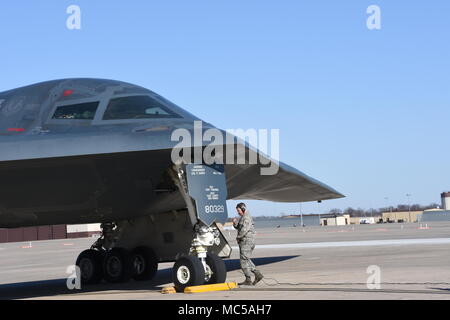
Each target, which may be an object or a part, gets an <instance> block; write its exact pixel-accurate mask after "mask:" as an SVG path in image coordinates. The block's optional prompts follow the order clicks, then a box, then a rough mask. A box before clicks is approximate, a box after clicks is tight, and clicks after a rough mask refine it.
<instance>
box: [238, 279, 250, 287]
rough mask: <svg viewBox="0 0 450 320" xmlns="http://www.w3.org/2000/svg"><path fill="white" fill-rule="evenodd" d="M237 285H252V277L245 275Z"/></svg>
mask: <svg viewBox="0 0 450 320" xmlns="http://www.w3.org/2000/svg"><path fill="white" fill-rule="evenodd" d="M238 285H240V286H251V285H252V278H250V277H245V281H244V282H241V283H238Z"/></svg>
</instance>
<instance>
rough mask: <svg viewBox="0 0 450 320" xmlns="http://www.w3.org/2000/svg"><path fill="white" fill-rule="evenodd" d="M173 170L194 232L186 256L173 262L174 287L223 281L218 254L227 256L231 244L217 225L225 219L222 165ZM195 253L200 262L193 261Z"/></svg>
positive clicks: (224, 271)
mask: <svg viewBox="0 0 450 320" xmlns="http://www.w3.org/2000/svg"><path fill="white" fill-rule="evenodd" d="M175 169H176V172H177V179H174V181H175V183H176V184H177V186H178V188H179V190H180V192H181V194H182V196H183V198H184V200H185V202H186V205H187V208H188V211H189V216H190V218H191V221H192V224H193V226H194V232H195V236H194V239H193V240H192V243H191V248H190V251H189V255H188V257H189V258H187V257H186V256H182V257H181V258H179V259H178V260H177V261H176V262H175V266H174V268H173V280H174V284H175V287H176V288H177V289H178V290H183V289H184V288H185V287H187V286H193V285H201V284H204V283H207V284H212V283H219V282H224V281H225V280H226V268H225V264H224V262H223V261H222V259H220V258H219V255H220V256H226V257H229V256H230V254H231V247H230V245H229V244H228V243H227V241H226V239H225V237H224V236H223V235H222V233H221V232H220V230H219V228H218V227H217V225H216V222H219V223H221V224H224V223H225V222H226V220H227V218H228V213H227V206H226V199H227V186H226V178H225V171H224V166H223V165H203V164H187V165H176V166H175ZM174 178H175V177H174ZM194 256H196V257H197V258H198V259H199V260H200V261H198V259H194V260H193V258H194ZM195 260H196V261H195ZM197 262H200V263H197ZM198 268H200V269H203V270H197V269H198ZM188 275H193V276H192V277H190V278H189V277H188ZM187 277H188V278H189V279H187Z"/></svg>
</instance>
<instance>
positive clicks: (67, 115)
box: [52, 102, 99, 120]
mask: <svg viewBox="0 0 450 320" xmlns="http://www.w3.org/2000/svg"><path fill="white" fill-rule="evenodd" d="M98 104H99V102H88V103H79V104H71V105H68V106H61V107H58V108H57V109H56V111H55V114H54V115H53V118H52V119H74V120H92V119H94V116H95V112H96V111H97V108H98Z"/></svg>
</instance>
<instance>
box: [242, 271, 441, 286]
mask: <svg viewBox="0 0 450 320" xmlns="http://www.w3.org/2000/svg"><path fill="white" fill-rule="evenodd" d="M239 272H240V273H242V274H244V273H243V272H242V270H240V271H239ZM266 280H272V281H274V282H275V283H268V282H267V281H266ZM261 281H262V282H263V283H264V284H266V285H267V286H269V287H273V286H278V285H285V286H308V285H311V286H334V285H336V286H345V285H367V283H366V282H331V283H323V282H296V283H294V282H280V281H278V280H277V279H275V278H268V277H264V278H263V279H262V280H261ZM380 285H449V286H450V282H380Z"/></svg>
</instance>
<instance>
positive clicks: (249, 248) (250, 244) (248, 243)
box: [239, 239, 256, 277]
mask: <svg viewBox="0 0 450 320" xmlns="http://www.w3.org/2000/svg"><path fill="white" fill-rule="evenodd" d="M253 249H255V240H254V239H243V240H241V241H239V254H240V255H239V257H240V261H241V269H242V271H243V272H244V274H245V276H246V277H251V275H252V272H253V271H255V270H256V267H255V264H254V263H253V262H252V260H251V259H250V257H251V256H252V253H253Z"/></svg>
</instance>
